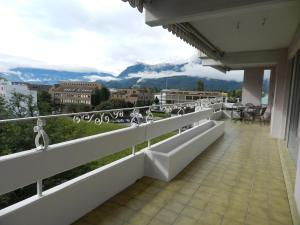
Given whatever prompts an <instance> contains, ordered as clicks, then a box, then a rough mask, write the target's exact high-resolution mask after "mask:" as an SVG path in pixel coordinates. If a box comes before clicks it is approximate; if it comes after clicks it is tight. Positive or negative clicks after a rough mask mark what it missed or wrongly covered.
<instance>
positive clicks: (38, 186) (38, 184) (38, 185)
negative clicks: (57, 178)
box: [36, 180, 43, 197]
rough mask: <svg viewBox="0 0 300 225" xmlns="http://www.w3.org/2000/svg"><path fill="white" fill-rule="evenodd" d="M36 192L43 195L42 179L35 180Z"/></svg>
mask: <svg viewBox="0 0 300 225" xmlns="http://www.w3.org/2000/svg"><path fill="white" fill-rule="evenodd" d="M36 192H37V195H38V196H39V197H41V196H42V195H43V180H38V181H37V182H36Z"/></svg>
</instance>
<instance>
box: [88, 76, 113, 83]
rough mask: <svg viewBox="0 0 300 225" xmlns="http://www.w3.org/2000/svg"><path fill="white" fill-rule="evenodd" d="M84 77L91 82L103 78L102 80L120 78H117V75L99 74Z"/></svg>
mask: <svg viewBox="0 0 300 225" xmlns="http://www.w3.org/2000/svg"><path fill="white" fill-rule="evenodd" d="M83 77H84V78H85V79H87V80H89V81H91V82H95V81H97V80H102V81H112V80H118V78H116V77H109V76H99V75H88V76H83Z"/></svg>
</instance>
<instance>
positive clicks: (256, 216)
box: [74, 121, 293, 225]
mask: <svg viewBox="0 0 300 225" xmlns="http://www.w3.org/2000/svg"><path fill="white" fill-rule="evenodd" d="M96 224H97V225H100V224H114V225H117V224H138V225H143V224H149V225H150V224H151V225H168V224H176V225H177V224H178V225H185V224H199V225H202V224H203V225H219V224H220V225H221V224H222V225H227V224H228V225H236V224H239V225H241V224H246V225H253V224H256V225H265V224H269V225H290V224H293V222H292V217H291V212H290V206H289V201H288V196H287V191H286V185H285V181H284V177H283V173H282V167H281V161H280V156H279V149H278V146H277V140H276V139H273V138H270V136H269V127H268V126H261V125H259V124H241V123H233V122H231V121H227V122H226V131H225V135H224V136H223V137H221V138H220V139H218V140H217V141H216V142H215V143H214V144H212V145H211V146H210V147H209V148H208V149H207V150H206V151H205V152H203V153H202V154H201V155H200V156H198V157H197V158H196V159H195V160H194V161H193V162H192V163H191V164H190V165H189V166H188V167H186V168H185V169H184V170H183V171H182V172H181V173H180V174H179V175H178V176H177V177H176V178H175V179H173V180H172V181H171V182H169V183H166V182H162V181H159V180H156V179H152V178H148V177H143V178H142V179H140V180H139V181H137V182H136V183H135V184H133V185H131V186H130V187H128V188H127V189H126V190H124V191H122V192H121V193H120V194H118V195H116V196H115V197H113V198H111V199H109V200H108V201H106V202H105V203H104V204H102V205H100V206H99V207H97V208H96V209H94V210H93V211H91V212H90V213H88V214H87V215H85V216H84V217H82V218H81V219H79V220H78V221H77V222H76V223H74V225H96Z"/></svg>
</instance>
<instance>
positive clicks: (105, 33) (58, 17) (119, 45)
mask: <svg viewBox="0 0 300 225" xmlns="http://www.w3.org/2000/svg"><path fill="white" fill-rule="evenodd" d="M0 15H1V20H0V29H1V35H0V71H3V70H7V69H9V68H11V67H16V66H27V67H43V68H54V69H66V70H77V71H79V70H80V71H104V72H109V73H113V74H115V75H117V74H119V73H120V72H121V71H122V70H124V69H125V68H126V67H127V66H130V65H133V64H135V63H136V62H143V63H147V64H159V63H183V62H189V64H188V67H186V71H184V72H191V73H193V74H195V75H196V76H197V75H201V76H208V77H209V76H217V77H224V79H233V80H242V72H241V71H239V72H230V73H229V74H226V75H224V74H222V73H220V72H218V71H216V70H214V69H212V68H209V67H202V66H199V65H195V63H192V62H194V61H195V59H197V56H198V51H197V50H196V49H195V48H193V47H191V46H189V45H188V44H186V43H185V42H183V41H182V40H180V39H179V38H177V37H176V36H174V35H173V34H171V33H170V32H168V31H167V30H164V29H163V28H162V27H149V26H147V25H146V24H145V23H144V14H141V13H140V12H138V10H137V9H133V8H131V7H130V6H129V4H128V3H125V2H123V1H121V0H59V1H55V0H0ZM154 75H156V74H152V75H151V74H145V76H154ZM158 75H159V76H163V74H158ZM175 75H176V74H175ZM212 78H215V77H212Z"/></svg>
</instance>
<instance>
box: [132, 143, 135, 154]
mask: <svg viewBox="0 0 300 225" xmlns="http://www.w3.org/2000/svg"><path fill="white" fill-rule="evenodd" d="M132 155H135V145H133V146H132Z"/></svg>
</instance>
